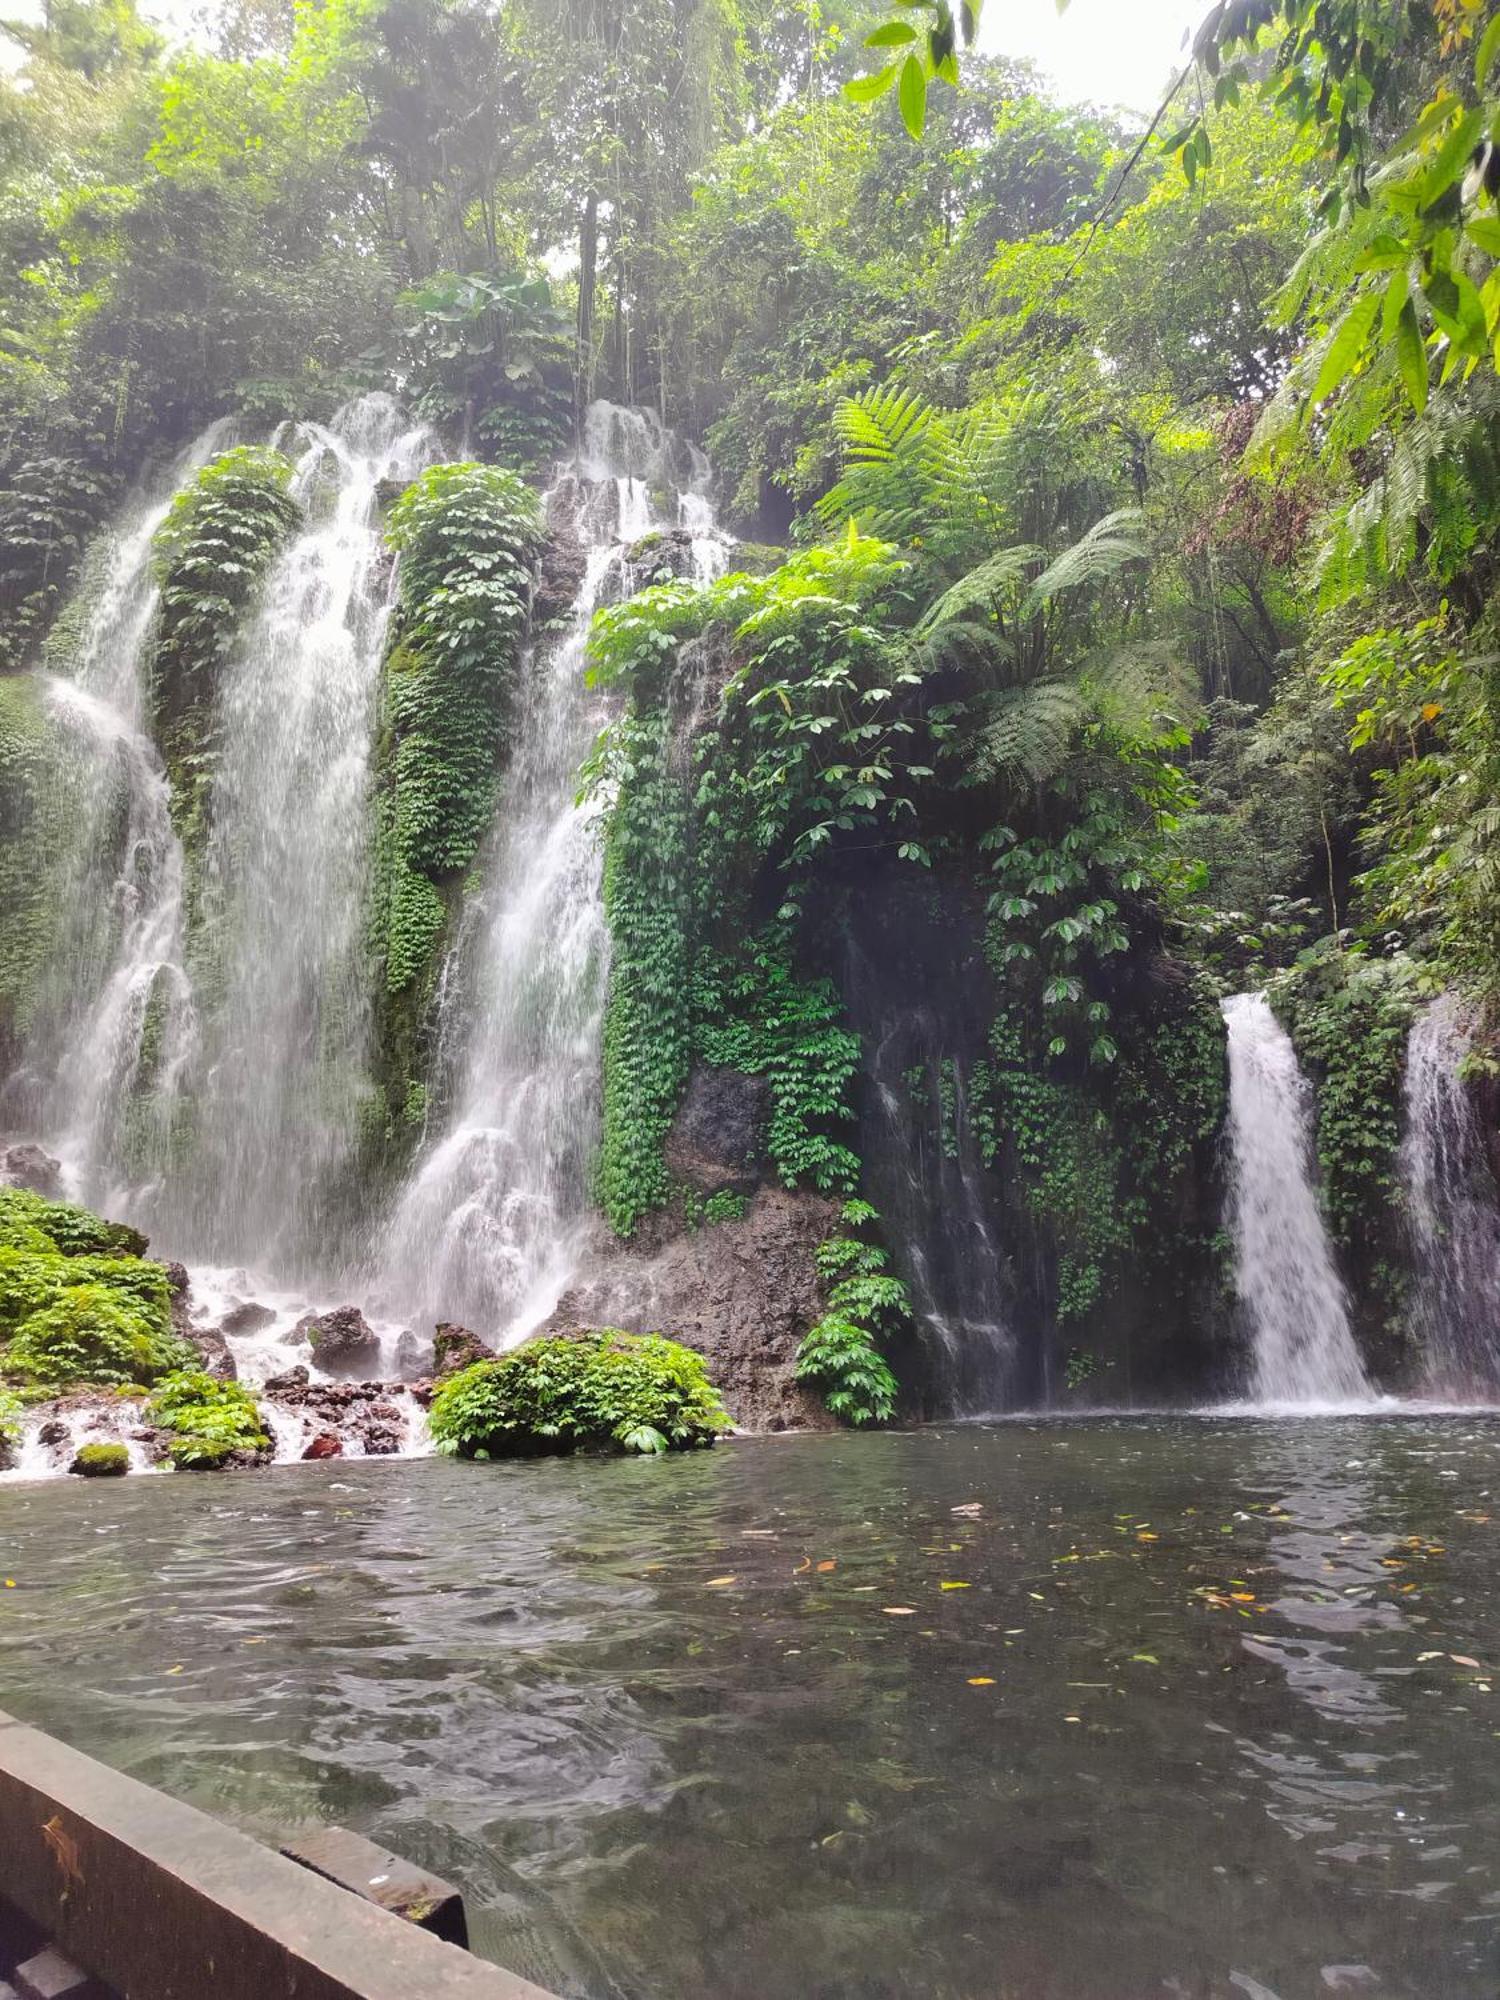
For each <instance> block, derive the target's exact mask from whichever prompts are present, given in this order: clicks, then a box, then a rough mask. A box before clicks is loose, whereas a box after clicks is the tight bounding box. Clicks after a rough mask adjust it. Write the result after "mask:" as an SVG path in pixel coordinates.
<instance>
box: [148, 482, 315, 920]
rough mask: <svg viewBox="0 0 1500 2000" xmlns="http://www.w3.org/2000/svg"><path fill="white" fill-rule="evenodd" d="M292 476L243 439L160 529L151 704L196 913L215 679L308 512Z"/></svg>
mask: <svg viewBox="0 0 1500 2000" xmlns="http://www.w3.org/2000/svg"><path fill="white" fill-rule="evenodd" d="M291 477H292V466H291V462H290V461H289V460H288V459H286V458H284V457H283V456H282V454H281V453H280V452H279V451H272V450H271V449H270V448H269V447H268V446H264V445H240V446H238V447H236V449H234V450H233V451H226V452H223V453H221V455H220V456H219V457H218V458H215V459H212V460H211V461H210V462H209V463H208V464H207V465H205V466H203V467H202V469H201V470H200V471H198V472H197V473H195V474H194V476H193V478H192V479H190V480H189V481H188V483H187V485H186V486H184V487H183V489H182V491H181V492H180V493H179V494H178V495H177V498H176V499H175V500H174V501H173V502H172V506H171V510H170V512H169V513H168V515H167V517H166V519H165V520H164V521H163V522H162V524H161V526H160V527H159V528H158V529H157V531H156V539H155V543H154V545H153V549H152V555H153V561H154V566H155V570H156V578H157V582H158V584H159V586H160V589H161V610H160V614H159V616H158V619H157V628H156V642H155V646H154V648H153V651H152V658H151V668H150V674H151V706H152V709H153V711H154V715H155V723H156V737H157V742H158V744H159V746H160V748H161V752H162V755H163V757H164V758H165V760H166V765H167V772H168V775H169V776H170V778H171V781H172V818H173V820H174V822H175V823H176V826H177V830H178V833H179V834H180V836H181V838H182V842H183V847H184V849H185V851H186V854H187V859H188V863H189V902H190V906H191V911H192V913H193V914H196V910H197V891H198V887H199V884H198V872H197V863H198V862H199V860H200V859H201V855H202V849H203V843H204V840H205V838H206V835H207V830H208V794H209V788H210V784H211V781H212V775H213V765H214V740H215V730H214V699H215V695H216V692H217V686H216V684H217V677H218V673H219V670H220V668H221V666H222V664H223V662H224V659H225V657H226V655H227V654H228V653H229V651H230V649H231V648H232V647H233V646H234V644H235V642H236V640H237V639H238V638H239V635H240V633H241V632H242V631H243V629H244V625H245V620H246V617H247V615H248V613H249V610H250V608H251V605H252V604H253V602H254V600H255V596H256V593H257V592H258V590H259V588H260V585H261V582H262V579H263V578H264V576H265V574H266V571H267V570H268V569H269V568H270V566H271V563H272V562H273V561H274V559H275V557H276V556H277V554H278V553H279V552H280V550H281V549H282V548H283V547H284V546H285V545H286V543H287V541H288V540H289V538H290V536H291V534H292V531H293V529H294V528H295V527H296V525H297V523H298V522H299V521H300V520H301V518H302V510H301V508H300V507H299V506H298V504H297V502H296V501H295V500H294V499H293V498H292V496H291V493H290V492H289V490H288V489H289V487H290V484H291Z"/></svg>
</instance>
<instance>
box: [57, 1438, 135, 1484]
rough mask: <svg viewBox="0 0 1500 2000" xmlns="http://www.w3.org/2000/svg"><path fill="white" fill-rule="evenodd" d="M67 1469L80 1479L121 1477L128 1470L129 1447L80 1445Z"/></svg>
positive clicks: (121, 1445) (118, 1445)
mask: <svg viewBox="0 0 1500 2000" xmlns="http://www.w3.org/2000/svg"><path fill="white" fill-rule="evenodd" d="M68 1470H69V1472H74V1473H76V1474H77V1475H78V1477H79V1478H80V1479H121V1478H123V1477H124V1475H125V1474H126V1473H127V1472H129V1470H130V1448H129V1446H128V1445H123V1444H85V1445H80V1446H79V1448H78V1452H77V1455H76V1456H75V1457H74V1460H73V1463H72V1464H71V1465H70V1466H69V1467H68Z"/></svg>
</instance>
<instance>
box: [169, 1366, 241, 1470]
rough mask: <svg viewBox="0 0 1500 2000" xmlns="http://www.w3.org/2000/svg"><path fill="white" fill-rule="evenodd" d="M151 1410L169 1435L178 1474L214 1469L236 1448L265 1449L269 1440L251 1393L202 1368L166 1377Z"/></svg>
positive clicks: (233, 1452)
mask: <svg viewBox="0 0 1500 2000" xmlns="http://www.w3.org/2000/svg"><path fill="white" fill-rule="evenodd" d="M149 1414H150V1418H151V1421H152V1423H154V1424H155V1425H156V1426H157V1427H158V1429H160V1430H164V1431H169V1432H170V1433H171V1434H172V1446H171V1454H172V1463H173V1465H175V1466H176V1467H177V1469H178V1470H179V1471H180V1472H214V1471H217V1470H218V1468H219V1467H220V1466H222V1465H223V1464H224V1463H225V1462H226V1460H228V1459H230V1458H232V1457H233V1456H234V1454H235V1453H236V1452H241V1451H248V1452H257V1451H265V1450H267V1449H268V1448H269V1446H270V1443H271V1440H270V1437H269V1435H268V1434H267V1432H266V1429H265V1420H264V1418H263V1417H262V1415H261V1410H260V1405H259V1404H258V1403H257V1402H256V1400H255V1398H254V1397H253V1396H252V1395H251V1394H250V1391H249V1390H248V1389H245V1388H242V1387H241V1386H240V1384H239V1383H238V1382H222V1381H220V1380H219V1378H218V1376H216V1375H208V1374H205V1373H204V1371H203V1370H202V1369H201V1368H182V1369H179V1370H177V1372H176V1373H174V1374H172V1375H169V1376H168V1377H167V1379H166V1381H165V1382H163V1383H162V1384H161V1386H160V1388H158V1390H157V1391H156V1394H155V1395H154V1396H153V1397H152V1398H151V1404H150V1412H149Z"/></svg>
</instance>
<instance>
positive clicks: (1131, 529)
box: [1026, 507, 1151, 616]
mask: <svg viewBox="0 0 1500 2000" xmlns="http://www.w3.org/2000/svg"><path fill="white" fill-rule="evenodd" d="M1144 525H1145V516H1144V515H1143V514H1142V513H1141V512H1140V510H1139V509H1138V508H1134V507H1124V508H1121V509H1120V510H1119V511H1118V512H1116V513H1113V514H1106V515H1105V516H1104V518H1103V520H1102V521H1096V522H1095V523H1094V525H1093V527H1092V528H1090V529H1089V531H1088V533H1087V534H1086V535H1083V536H1081V537H1080V539H1079V540H1078V541H1076V542H1075V543H1074V544H1073V546H1072V547H1071V548H1070V549H1064V550H1063V552H1062V554H1061V555H1060V556H1058V557H1057V558H1056V560H1055V561H1053V562H1052V563H1050V564H1049V565H1048V566H1047V568H1046V569H1045V570H1043V572H1042V574H1041V575H1040V576H1039V577H1038V578H1037V580H1036V582H1035V583H1034V584H1033V585H1032V586H1031V592H1030V595H1029V597H1028V599H1027V604H1026V613H1027V615H1028V616H1034V615H1035V613H1037V612H1038V611H1041V610H1043V609H1045V607H1046V606H1047V605H1048V604H1050V603H1051V602H1052V600H1053V598H1055V597H1057V596H1059V595H1060V594H1061V593H1062V592H1063V591H1065V590H1077V589H1078V588H1079V587H1080V586H1081V585H1082V584H1085V583H1096V582H1098V581H1099V580H1100V579H1101V578H1104V577H1110V576H1115V575H1117V574H1118V573H1119V571H1120V570H1122V569H1124V568H1125V567H1126V566H1127V564H1129V563H1133V562H1146V561H1147V560H1149V557H1150V553H1151V551H1150V550H1149V548H1148V547H1147V546H1146V544H1145V542H1144V541H1143V540H1141V538H1140V533H1141V530H1142V528H1143V527H1144Z"/></svg>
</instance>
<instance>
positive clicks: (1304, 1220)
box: [1223, 993, 1374, 1405]
mask: <svg viewBox="0 0 1500 2000" xmlns="http://www.w3.org/2000/svg"><path fill="white" fill-rule="evenodd" d="M1223 1011H1224V1020H1225V1024H1226V1026H1227V1028H1228V1031H1229V1135H1228V1143H1229V1150H1230V1203H1229V1226H1230V1233H1231V1235H1232V1236H1233V1239H1234V1246H1235V1268H1236V1284H1237V1289H1238V1291H1239V1296H1240V1301H1241V1304H1242V1306H1243V1308H1244V1312H1245V1317H1246V1320H1247V1322H1248V1328H1249V1334H1250V1342H1251V1367H1252V1382H1251V1391H1252V1395H1253V1398H1254V1400H1255V1401H1256V1402H1257V1403H1262V1404H1267V1405H1281V1404H1298V1403H1312V1404H1325V1405H1326V1404H1339V1403H1355V1404H1357V1403H1367V1402H1370V1401H1372V1400H1373V1396H1374V1391H1373V1390H1372V1389H1371V1386H1370V1382H1369V1379H1368V1377H1367V1376H1366V1374H1365V1371H1364V1368H1363V1366H1362V1365H1361V1362H1360V1358H1359V1350H1358V1348H1357V1347H1356V1346H1355V1343H1354V1335H1353V1332H1352V1331H1351V1329H1350V1325H1349V1307H1348V1300H1347V1299H1346V1297H1345V1294H1344V1286H1343V1282H1342V1280H1341V1279H1340V1277H1339V1274H1338V1268H1337V1265H1336V1264H1335V1262H1334V1256H1333V1246H1332V1245H1331V1243H1330V1242H1329V1240H1328V1230H1327V1226H1326V1224H1325V1223H1324V1220H1323V1215H1322V1211H1321V1209H1320V1208H1319V1204H1318V1190H1317V1184H1316V1182H1315V1180H1314V1178H1313V1147H1312V1093H1311V1091H1310V1089H1309V1087H1308V1084H1307V1081H1306V1079H1305V1078H1304V1077H1303V1075H1302V1073H1301V1071H1300V1070H1299V1069H1298V1067H1297V1055H1296V1051H1295V1050H1294V1049H1293V1047H1292V1042H1291V1037H1290V1036H1289V1035H1288V1034H1287V1032H1286V1030H1285V1029H1284V1028H1283V1027H1282V1026H1281V1024H1280V1023H1279V1022H1278V1021H1277V1019H1276V1016H1275V1015H1274V1014H1273V1013H1272V1011H1271V1008H1270V1004H1269V1002H1268V1001H1267V1000H1266V997H1265V995H1264V994H1262V993H1240V994H1236V995H1235V996H1234V998H1233V999H1230V1000H1226V1001H1225V1002H1224V1009H1223Z"/></svg>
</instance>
